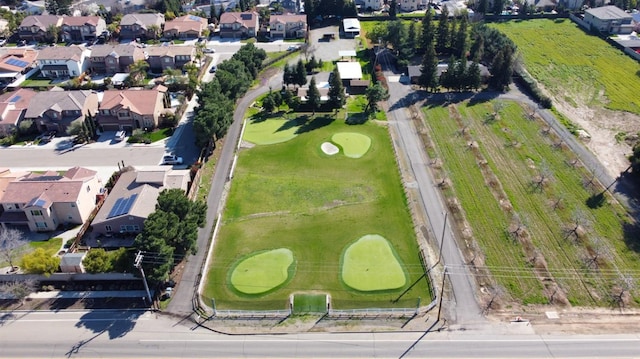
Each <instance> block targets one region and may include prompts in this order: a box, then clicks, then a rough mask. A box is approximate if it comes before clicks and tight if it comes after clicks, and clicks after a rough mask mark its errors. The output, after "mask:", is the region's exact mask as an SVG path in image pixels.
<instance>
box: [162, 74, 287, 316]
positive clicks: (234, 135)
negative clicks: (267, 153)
mask: <svg viewBox="0 0 640 359" xmlns="http://www.w3.org/2000/svg"><path fill="white" fill-rule="evenodd" d="M281 76H282V72H281V71H278V72H276V73H275V74H272V75H271V76H270V77H269V78H268V79H262V80H261V83H260V86H258V87H256V88H254V89H251V90H249V92H247V93H246V94H245V95H244V96H243V97H242V98H241V99H240V100H239V101H238V102H237V104H236V109H235V112H234V113H233V123H232V124H231V127H229V130H228V131H227V135H226V136H225V143H224V146H223V147H222V153H221V154H220V158H219V159H218V162H217V163H216V168H215V172H214V175H213V180H212V181H211V190H210V191H209V197H208V199H207V219H206V221H205V226H204V228H201V229H200V231H199V232H198V241H197V248H198V251H197V252H196V253H195V254H193V255H191V256H189V258H188V259H187V261H186V263H185V267H184V268H183V269H182V271H183V272H182V280H181V281H180V283H179V285H178V286H177V288H176V290H175V291H174V294H173V299H172V300H171V302H170V303H169V306H168V307H167V309H166V310H167V312H170V313H174V314H179V315H189V314H191V313H192V312H193V305H192V300H193V299H194V295H195V290H196V289H197V286H198V282H199V278H200V277H202V279H203V280H204V277H205V276H206V268H204V261H205V257H206V255H207V252H208V251H209V240H210V239H211V235H212V230H213V226H214V224H215V223H216V219H217V218H218V216H219V214H220V211H221V210H222V208H223V207H224V203H222V202H221V201H222V198H223V194H224V187H225V184H226V183H227V181H228V180H229V172H230V171H231V163H232V162H233V157H234V155H235V150H236V146H237V144H238V141H239V139H240V131H241V129H242V122H243V119H244V114H245V112H246V110H247V108H248V107H249V106H251V104H252V103H253V102H254V101H255V100H256V98H258V97H259V96H260V95H262V94H265V93H267V92H269V89H270V88H279V86H280V82H281V81H280V78H281ZM193 98H194V100H192V101H197V99H196V96H194V97H193Z"/></svg>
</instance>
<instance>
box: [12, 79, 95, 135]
mask: <svg viewBox="0 0 640 359" xmlns="http://www.w3.org/2000/svg"><path fill="white" fill-rule="evenodd" d="M97 111H98V95H97V94H96V93H95V92H93V91H89V90H74V91H64V90H62V89H61V88H53V89H52V90H50V91H42V92H38V93H37V94H36V95H35V96H33V98H32V99H31V104H30V105H29V108H27V112H26V113H25V115H24V118H25V119H27V120H32V121H34V124H35V125H36V127H37V128H38V130H39V131H40V132H46V131H57V132H58V133H65V132H66V130H67V127H68V126H69V125H70V124H71V122H73V121H76V120H79V119H84V117H85V115H86V114H87V113H91V114H92V115H95V114H96V112H97Z"/></svg>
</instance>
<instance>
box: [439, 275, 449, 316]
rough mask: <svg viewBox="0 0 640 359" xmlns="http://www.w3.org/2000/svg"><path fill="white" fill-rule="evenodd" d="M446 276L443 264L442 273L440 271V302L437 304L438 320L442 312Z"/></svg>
mask: <svg viewBox="0 0 640 359" xmlns="http://www.w3.org/2000/svg"><path fill="white" fill-rule="evenodd" d="M445 278H447V266H444V273H442V286H441V287H440V304H439V305H438V320H437V322H439V321H440V313H441V312H442V297H443V295H444V280H445Z"/></svg>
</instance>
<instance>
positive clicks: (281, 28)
mask: <svg viewBox="0 0 640 359" xmlns="http://www.w3.org/2000/svg"><path fill="white" fill-rule="evenodd" d="M269 33H270V35H271V38H275V39H303V38H305V37H306V36H307V16H306V15H293V14H287V15H271V17H269Z"/></svg>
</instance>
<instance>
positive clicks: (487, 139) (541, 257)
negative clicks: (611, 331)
mask: <svg viewBox="0 0 640 359" xmlns="http://www.w3.org/2000/svg"><path fill="white" fill-rule="evenodd" d="M502 103H503V105H504V107H503V108H502V110H500V112H499V119H498V120H497V121H495V122H493V123H487V122H486V121H485V119H486V114H487V113H491V112H492V111H493V104H492V103H491V102H485V103H477V104H474V105H470V104H469V103H468V102H462V103H458V104H455V105H451V106H447V107H441V106H433V107H431V108H428V109H425V114H426V118H427V121H426V123H427V125H428V128H429V136H430V137H431V138H432V140H433V142H434V143H435V151H436V152H437V157H438V158H441V159H442V161H443V168H444V170H445V171H446V176H447V177H448V178H449V179H450V180H451V183H452V188H451V189H448V190H446V191H445V194H447V195H448V196H455V197H456V198H457V199H458V200H459V202H460V204H461V206H462V209H463V212H464V215H465V218H466V220H467V221H468V222H469V224H470V227H471V230H472V232H470V233H473V238H474V239H475V241H476V242H477V243H478V245H479V247H480V249H481V250H482V252H483V253H484V256H485V258H484V265H486V266H487V269H488V270H490V271H491V272H492V273H493V275H494V279H495V280H496V282H497V283H498V284H499V285H500V286H502V287H503V288H505V289H506V290H507V292H508V293H509V294H510V295H511V296H512V297H513V298H514V299H519V300H521V301H522V302H523V303H524V304H531V303H536V304H547V303H549V302H550V301H551V298H554V300H558V298H559V297H562V296H564V297H565V298H566V300H567V302H568V303H570V304H572V305H600V306H602V305H609V304H610V300H609V299H610V298H611V296H612V293H613V292H612V291H613V290H615V286H616V283H618V282H619V280H620V275H621V274H620V273H627V272H628V273H634V272H637V271H638V270H640V255H639V253H638V252H636V251H634V250H633V244H632V243H631V242H629V239H628V238H627V237H626V236H629V233H625V228H629V227H630V226H631V223H632V222H631V219H630V217H629V215H628V214H627V213H626V212H625V211H624V209H623V208H622V207H621V206H620V205H619V204H617V203H616V202H613V201H609V200H607V201H605V203H604V204H603V205H602V206H600V207H598V208H589V207H588V206H587V205H586V201H587V199H588V198H589V197H590V196H591V195H592V191H591V190H589V189H587V188H585V187H584V186H583V185H582V183H583V181H584V179H585V178H589V176H590V175H589V174H588V173H587V171H586V170H585V169H584V168H579V167H578V168H574V167H572V166H570V165H568V163H569V162H570V160H571V158H573V157H572V156H573V155H572V154H570V153H568V152H567V151H563V150H558V149H556V148H554V147H553V140H552V139H550V138H548V137H547V136H544V135H543V134H542V133H541V123H540V122H538V121H531V120H528V119H527V118H526V115H525V114H526V110H524V109H523V108H522V107H520V106H519V105H518V104H517V103H514V102H511V101H502ZM452 114H458V115H459V116H460V121H459V123H457V122H456V120H454V118H453V116H452ZM460 123H463V124H466V125H467V126H468V128H467V131H468V134H469V136H471V138H472V139H473V140H474V141H475V143H477V146H478V149H477V150H478V152H479V153H481V155H482V157H483V159H484V160H485V161H486V164H481V163H480V162H479V161H478V159H477V158H476V157H475V156H474V154H473V151H470V150H468V142H467V139H466V138H464V137H463V136H459V135H455V134H457V133H459V131H460V129H461V128H460ZM481 167H482V168H486V169H488V170H489V171H490V172H491V173H492V174H493V175H494V176H495V179H492V180H491V181H488V180H487V178H485V177H484V175H483V172H482V171H481ZM545 167H546V168H547V169H548V171H549V172H550V173H552V179H551V180H550V181H549V182H548V183H547V184H546V185H545V186H544V189H543V190H535V189H534V187H533V186H532V183H533V179H534V178H535V176H537V175H538V174H539V173H540V169H541V168H545ZM490 183H493V184H492V185H491V186H490ZM496 188H498V190H497V191H499V192H500V193H502V194H503V195H504V196H505V198H503V199H499V198H497V197H498V196H497V195H496V194H495V192H496ZM558 199H560V200H561V206H559V207H557V208H555V207H553V203H555V201H557V200H558ZM509 208H511V209H509ZM576 211H580V212H582V213H584V217H585V219H586V221H587V226H588V228H589V230H588V234H587V236H586V238H584V239H582V240H580V241H575V240H572V239H571V238H567V235H566V228H567V226H570V225H571V223H572V220H571V218H572V216H574V214H575V213H576ZM513 215H517V217H518V218H520V220H521V222H522V224H523V225H524V228H526V232H527V233H528V238H529V239H530V242H529V244H528V245H530V247H526V246H525V245H524V244H523V243H522V241H521V240H514V238H513V237H511V236H510V234H509V226H510V225H512V224H513V223H514V218H513ZM467 241H469V240H467ZM596 246H597V247H596ZM594 248H597V250H598V251H601V253H608V254H607V259H604V258H600V261H599V262H598V263H599V264H598V265H599V267H598V268H595V269H594V268H592V267H589V262H588V258H590V256H592V255H593V251H594ZM534 259H535V260H534ZM533 263H535V264H536V265H535V266H534V265H532V264H533ZM541 263H544V265H542V264H541ZM543 266H544V267H545V269H544V270H542V269H541V268H542V267H543ZM541 273H542V274H541ZM554 285H557V286H558V287H559V288H560V290H559V291H558V292H556V291H555V290H554V289H553V288H554ZM632 295H633V297H634V298H635V299H636V300H637V296H638V293H637V292H634V293H633V294H632ZM555 303H556V302H554V304H555Z"/></svg>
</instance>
